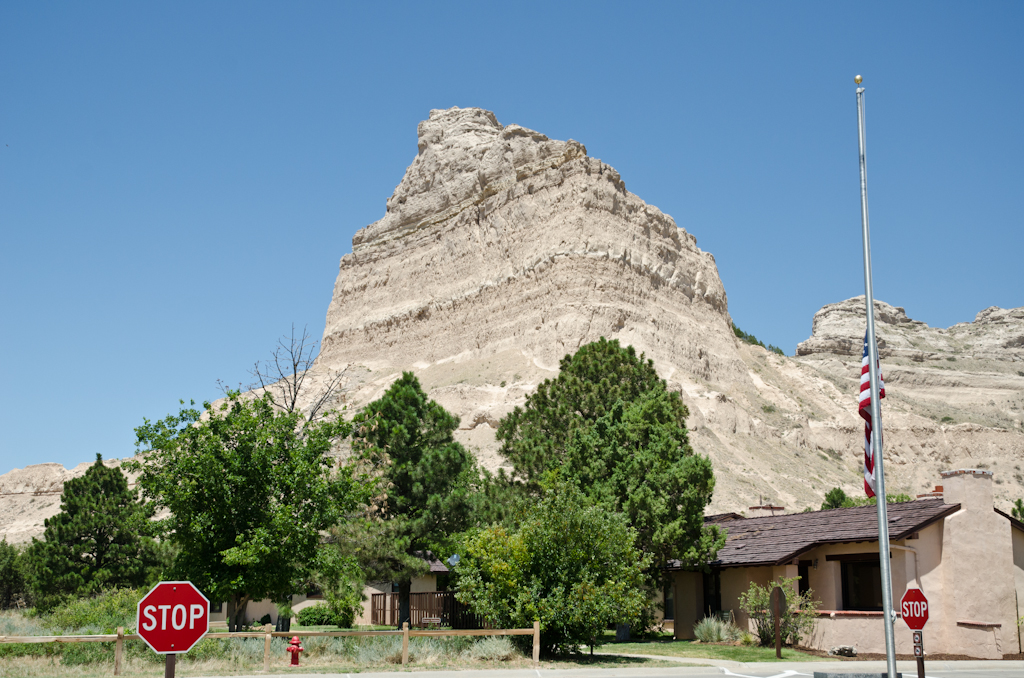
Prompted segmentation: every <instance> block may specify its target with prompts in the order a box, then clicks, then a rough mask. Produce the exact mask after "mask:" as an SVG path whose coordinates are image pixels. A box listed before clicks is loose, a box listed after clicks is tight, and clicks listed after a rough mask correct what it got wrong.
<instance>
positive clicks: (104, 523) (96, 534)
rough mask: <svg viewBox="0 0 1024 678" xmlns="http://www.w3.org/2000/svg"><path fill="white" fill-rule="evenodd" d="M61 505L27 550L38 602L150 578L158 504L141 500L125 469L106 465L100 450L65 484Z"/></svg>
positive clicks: (40, 604)
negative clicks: (99, 452) (78, 475)
mask: <svg viewBox="0 0 1024 678" xmlns="http://www.w3.org/2000/svg"><path fill="white" fill-rule="evenodd" d="M60 507H61V512H60V513H58V514H57V515H55V516H53V517H52V518H47V519H46V522H45V526H46V528H45V531H44V532H43V539H42V541H40V540H38V539H33V540H32V545H31V546H30V547H29V548H28V550H27V552H26V554H25V557H26V559H27V560H28V564H27V565H28V566H27V570H28V577H29V584H30V586H31V588H32V590H33V593H34V596H35V602H36V606H37V607H41V608H44V609H45V608H47V607H50V606H52V605H53V604H56V603H57V602H59V601H60V600H61V598H62V597H66V596H78V595H90V594H95V593H98V592H100V591H101V590H103V589H105V588H114V587H119V586H127V587H136V586H141V585H142V584H144V583H145V582H146V580H147V575H148V572H147V568H149V567H150V566H151V565H153V564H154V563H155V560H156V559H155V556H154V549H153V543H152V540H151V538H150V537H151V535H152V534H153V526H152V525H151V524H150V520H149V519H150V517H151V516H152V515H153V507H152V506H147V505H144V504H142V503H140V502H139V501H138V496H137V493H136V491H135V490H132V489H130V488H129V487H128V480H127V479H126V478H125V476H124V474H123V473H122V472H121V469H120V468H116V467H115V468H109V467H107V466H105V465H104V464H103V459H102V457H101V456H100V455H98V454H97V455H96V462H95V463H94V464H93V465H92V466H90V467H89V469H88V470H87V471H86V472H85V474H84V475H82V476H81V477H78V478H72V479H71V480H68V481H67V482H66V483H64V490H63V492H62V493H61V504H60Z"/></svg>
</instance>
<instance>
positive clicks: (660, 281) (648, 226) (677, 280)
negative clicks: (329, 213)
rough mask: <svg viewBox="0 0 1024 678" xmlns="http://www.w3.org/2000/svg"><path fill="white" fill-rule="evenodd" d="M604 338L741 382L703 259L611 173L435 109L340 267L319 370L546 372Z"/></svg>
mask: <svg viewBox="0 0 1024 678" xmlns="http://www.w3.org/2000/svg"><path fill="white" fill-rule="evenodd" d="M601 336H605V337H618V338H620V340H622V341H624V342H626V343H632V344H634V345H636V346H637V347H642V348H643V350H645V351H647V353H648V356H649V357H652V358H654V359H655V360H656V361H657V362H661V363H663V364H666V365H667V364H672V365H674V366H676V367H678V368H679V369H685V371H686V372H688V373H690V374H692V375H693V376H695V377H700V378H704V379H713V380H718V379H720V378H723V377H724V378H735V377H736V376H737V375H739V374H742V372H743V370H742V369H740V362H739V360H738V357H737V355H736V352H735V349H734V346H733V341H732V339H731V332H730V327H729V316H728V312H727V302H726V296H725V290H724V288H723V287H722V282H721V280H720V279H719V277H718V270H717V268H716V266H715V261H714V257H712V256H711V255H710V254H708V253H707V252H702V251H701V250H700V249H698V248H697V245H696V239H695V238H694V237H693V236H692V235H690V234H689V233H687V232H686V231H685V230H684V229H682V228H679V227H678V226H677V225H676V223H675V222H674V221H673V220H672V218H671V217H669V216H667V215H665V214H663V213H662V212H661V211H660V210H658V209H657V208H656V207H653V206H651V205H648V204H646V203H645V202H644V201H643V200H641V199H640V198H638V197H637V196H635V195H633V194H632V193H630V192H628V191H627V190H626V187H625V184H624V183H623V181H622V179H621V177H620V176H619V174H618V172H616V171H615V170H614V169H612V168H611V167H609V166H608V165H606V164H604V163H602V162H601V161H600V160H597V159H595V158H591V157H588V156H587V151H586V148H584V147H583V145H582V144H580V143H577V142H575V141H572V140H570V141H555V140H552V139H548V138H547V137H546V136H544V135H543V134H540V133H539V132H534V131H532V130H528V129H525V128H523V127H520V126H518V125H507V126H503V125H501V124H500V123H499V122H498V120H497V119H496V118H495V116H494V114H493V113H491V112H489V111H484V110H480V109H475V108H470V109H458V108H455V109H450V110H446V111H432V112H431V114H430V119H429V120H426V121H424V122H422V123H420V125H419V153H418V155H417V156H416V158H415V159H414V160H413V162H412V164H411V165H410V166H409V168H408V170H407V171H406V173H405V177H404V178H403V179H402V182H401V184H399V185H398V187H397V188H396V189H395V192H394V194H393V195H392V196H391V198H389V199H388V201H387V211H386V213H385V215H384V217H383V218H382V219H381V220H380V221H377V222H375V223H373V224H371V225H369V226H367V227H366V228H364V229H362V230H361V231H359V232H358V233H357V234H356V236H355V237H354V238H353V240H352V253H351V254H348V255H346V256H345V257H343V258H342V260H341V267H340V271H339V274H338V279H337V282H336V284H335V287H334V297H333V299H332V301H331V305H330V308H329V310H328V312H327V323H326V328H325V331H324V337H323V357H322V360H323V361H324V362H325V363H327V364H333V365H337V364H345V363H351V362H365V363H368V364H384V363H386V364H390V365H395V366H398V365H409V366H411V365H414V364H433V363H436V362H438V361H441V360H445V359H450V358H452V357H454V356H472V357H474V358H477V359H479V358H483V357H486V356H488V355H493V354H496V353H499V352H502V351H506V350H509V349H513V350H517V351H520V352H522V353H523V354H525V355H528V356H529V357H530V358H531V359H532V360H536V361H537V363H538V364H540V365H543V366H547V367H554V366H555V365H557V362H558V360H559V359H560V358H561V357H562V356H563V355H565V354H566V353H567V352H572V351H575V350H576V349H577V348H578V347H579V346H580V345H582V344H584V343H587V342H589V341H593V340H596V339H597V338H599V337H601ZM684 366H685V367H684Z"/></svg>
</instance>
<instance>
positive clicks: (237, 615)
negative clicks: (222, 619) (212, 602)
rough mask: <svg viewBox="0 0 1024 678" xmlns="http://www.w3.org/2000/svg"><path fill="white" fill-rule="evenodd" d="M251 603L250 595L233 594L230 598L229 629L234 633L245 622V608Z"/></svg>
mask: <svg viewBox="0 0 1024 678" xmlns="http://www.w3.org/2000/svg"><path fill="white" fill-rule="evenodd" d="M248 605H249V596H238V595H233V596H231V597H230V598H228V615H227V617H228V631H230V632H232V633H234V632H235V631H238V630H240V629H241V627H242V626H243V624H244V622H245V608H246V607H248Z"/></svg>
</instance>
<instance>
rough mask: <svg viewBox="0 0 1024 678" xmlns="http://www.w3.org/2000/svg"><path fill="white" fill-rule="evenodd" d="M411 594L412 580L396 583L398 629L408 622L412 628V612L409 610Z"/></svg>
mask: <svg viewBox="0 0 1024 678" xmlns="http://www.w3.org/2000/svg"><path fill="white" fill-rule="evenodd" d="M411 592H412V580H410V579H406V580H405V581H400V582H398V628H402V624H404V623H405V622H409V626H412V619H411V617H412V614H411V613H412V611H411V610H410V609H409V594H410V593H411Z"/></svg>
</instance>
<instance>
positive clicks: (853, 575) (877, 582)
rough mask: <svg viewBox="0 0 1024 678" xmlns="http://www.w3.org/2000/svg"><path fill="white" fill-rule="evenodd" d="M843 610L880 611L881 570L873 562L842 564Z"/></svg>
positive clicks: (876, 562)
mask: <svg viewBox="0 0 1024 678" xmlns="http://www.w3.org/2000/svg"><path fill="white" fill-rule="evenodd" d="M842 575H843V609H844V610H881V609H882V568H881V567H880V566H879V565H878V561H877V560H876V561H875V562H871V561H866V562H849V563H843V566H842Z"/></svg>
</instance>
